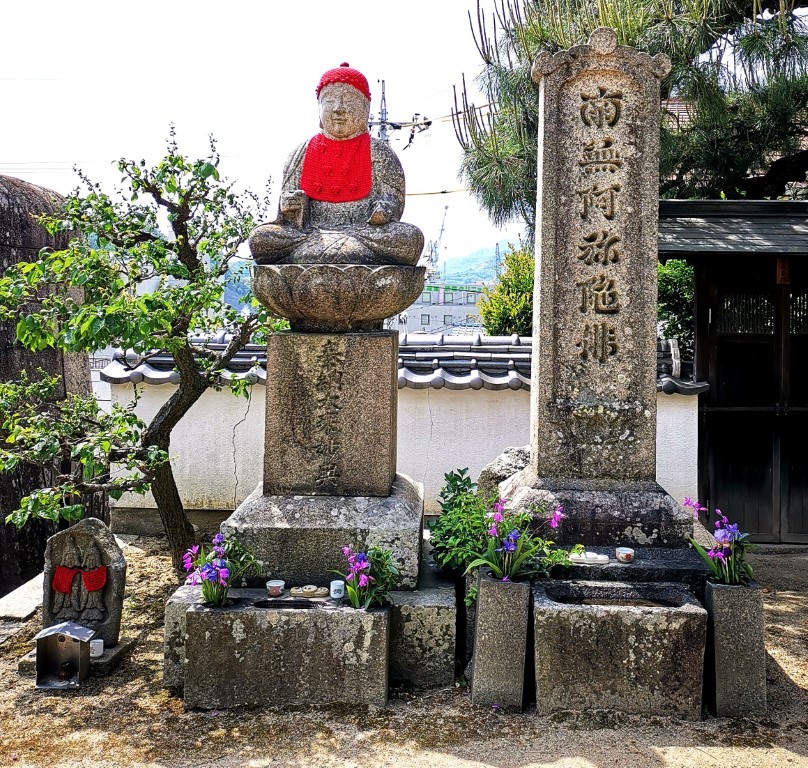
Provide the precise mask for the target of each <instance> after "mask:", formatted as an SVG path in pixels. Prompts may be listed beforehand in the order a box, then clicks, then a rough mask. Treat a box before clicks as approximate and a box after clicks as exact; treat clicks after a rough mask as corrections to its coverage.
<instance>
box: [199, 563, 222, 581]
mask: <svg viewBox="0 0 808 768" xmlns="http://www.w3.org/2000/svg"><path fill="white" fill-rule="evenodd" d="M199 576H200V578H201V579H202V581H218V578H219V574H218V571H217V568H216V567H215V566H214V565H213V564H212V563H205V564H204V565H203V566H202V567H201V568H200V569H199Z"/></svg>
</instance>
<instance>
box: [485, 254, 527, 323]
mask: <svg viewBox="0 0 808 768" xmlns="http://www.w3.org/2000/svg"><path fill="white" fill-rule="evenodd" d="M534 269H535V267H534V263H533V256H532V255H531V253H530V252H529V251H527V250H526V249H525V248H524V247H520V248H519V249H515V248H512V249H511V250H510V251H508V252H506V254H505V258H504V264H503V269H502V274H501V275H500V276H499V279H498V280H497V283H496V285H495V286H494V287H493V288H491V289H488V288H486V290H485V294H484V296H483V299H482V301H481V303H480V318H481V319H482V321H483V326H484V327H485V332H486V333H487V334H488V335H490V336H509V335H510V334H512V333H518V334H519V335H520V336H530V335H531V334H532V333H533V271H534Z"/></svg>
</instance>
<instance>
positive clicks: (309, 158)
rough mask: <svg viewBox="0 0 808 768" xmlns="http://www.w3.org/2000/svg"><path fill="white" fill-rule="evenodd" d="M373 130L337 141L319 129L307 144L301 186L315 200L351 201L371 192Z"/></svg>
mask: <svg viewBox="0 0 808 768" xmlns="http://www.w3.org/2000/svg"><path fill="white" fill-rule="evenodd" d="M372 181H373V180H372V175H371V165H370V134H369V133H360V134H359V136H354V138H352V139H346V140H345V141H336V140H335V139H329V138H327V137H325V136H323V134H322V133H318V134H317V135H316V136H315V137H314V138H313V139H311V141H309V143H308V146H307V147H306V154H305V156H304V157H303V170H302V171H301V172H300V188H301V189H302V190H303V191H304V192H305V193H306V195H307V196H308V197H310V198H311V199H312V200H321V201H322V202H325V203H349V202H352V201H353V200H361V199H362V198H363V197H367V196H368V195H369V194H370V187H371V184H372Z"/></svg>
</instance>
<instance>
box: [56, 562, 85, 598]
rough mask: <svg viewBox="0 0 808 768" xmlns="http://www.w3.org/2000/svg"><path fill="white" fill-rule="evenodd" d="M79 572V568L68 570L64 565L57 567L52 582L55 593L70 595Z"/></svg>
mask: <svg viewBox="0 0 808 768" xmlns="http://www.w3.org/2000/svg"><path fill="white" fill-rule="evenodd" d="M78 572H79V569H78V568H68V567H67V566H64V565H57V566H56V570H55V571H54V572H53V579H52V581H51V586H52V587H53V590H54V592H61V593H62V594H63V595H68V594H70V589H71V588H72V586H73V577H74V576H75V575H76V574H77V573H78Z"/></svg>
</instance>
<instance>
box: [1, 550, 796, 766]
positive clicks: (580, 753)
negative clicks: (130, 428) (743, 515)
mask: <svg viewBox="0 0 808 768" xmlns="http://www.w3.org/2000/svg"><path fill="white" fill-rule="evenodd" d="M126 557H127V560H128V562H129V579H128V587H127V597H126V602H125V612H124V621H123V626H124V634H126V635H130V636H136V637H137V638H138V641H139V642H138V646H137V648H136V649H135V651H134V653H133V655H132V656H131V657H130V659H129V660H127V661H126V662H124V664H123V665H122V666H121V667H120V668H119V669H118V670H117V671H116V672H115V673H113V674H112V675H111V676H109V677H106V678H98V679H90V680H89V681H88V682H87V683H86V684H85V686H84V687H83V688H82V689H81V690H80V691H76V692H72V693H63V694H49V693H44V692H39V691H35V690H34V687H33V682H32V680H31V679H24V678H19V677H18V676H17V674H16V663H17V659H18V658H19V657H20V656H21V655H22V654H23V653H24V652H26V651H27V650H29V648H30V638H31V637H32V636H33V635H34V634H35V633H36V631H37V630H38V629H39V626H40V621H41V619H40V617H39V616H35V617H34V618H33V619H32V620H31V621H30V622H28V623H27V624H26V625H25V626H24V627H23V628H22V630H21V631H20V632H19V633H18V635H16V636H15V637H14V638H11V639H9V640H8V641H6V642H5V643H4V644H3V645H2V646H0V676H2V679H5V680H6V681H7V684H6V686H5V687H4V689H3V690H2V692H0V766H37V768H39V767H41V768H45V766H71V767H76V768H78V766H149V767H150V768H151V767H154V768H156V767H157V766H160V767H163V766H178V767H179V766H181V767H182V768H195V767H196V766H221V767H222V768H230V767H235V766H251V767H254V768H260V767H261V766H294V767H300V768H303V767H304V766H324V767H328V766H335V767H336V766H340V767H341V768H353V767H356V768H360V767H361V768H369V767H370V766H395V767H396V768H410V766H413V767H414V766H418V767H419V768H420V767H421V766H434V767H435V768H444V767H447V768H448V767H449V766H452V767H455V768H602V767H605V766H616V765H619V766H637V768H640V767H641V768H662V767H663V766H664V767H665V768H698V767H700V766H705V767H706V766H722V767H723V768H746V767H747V766H748V767H749V768H752V766H765V767H766V768H779V767H780V766H784V767H785V766H807V767H808V639H807V635H808V552H803V553H799V552H796V553H793V552H792V553H790V554H768V553H767V554H759V555H755V556H754V565H755V567H756V572H757V575H758V578H759V580H760V582H761V583H762V584H763V585H764V588H765V590H766V592H765V604H766V619H767V648H768V651H769V658H768V666H767V674H768V684H769V690H768V692H769V702H770V712H769V715H768V716H767V717H766V718H763V719H758V720H721V719H715V718H711V719H707V720H704V721H702V722H699V723H685V722H680V721H676V720H671V719H668V718H656V717H650V718H649V717H629V716H623V715H618V714H614V713H606V712H598V713H589V714H586V715H575V714H570V713H563V714H561V715H558V716H555V717H549V718H537V717H536V715H535V713H532V712H530V711H528V712H525V713H522V714H506V713H502V712H498V711H494V710H480V709H473V708H472V707H471V705H470V703H469V699H468V695H467V693H466V691H465V690H464V689H462V688H451V689H447V690H442V691H438V692H432V693H429V694H425V693H412V692H407V691H394V692H393V694H392V697H391V702H390V706H389V707H388V708H387V709H385V710H368V709H366V708H364V707H359V706H357V707H350V706H340V707H312V708H300V709H297V710H290V709H285V710H272V709H261V710H242V709H237V710H230V711H227V712H218V713H217V712H186V711H185V710H184V709H183V706H182V700H181V699H180V698H178V697H176V696H175V695H172V694H170V693H168V692H167V691H165V690H163V689H162V688H161V687H160V682H161V669H162V618H163V605H164V602H165V599H166V597H167V596H168V595H169V594H170V593H171V591H172V590H173V588H174V586H175V583H176V581H175V577H174V576H173V574H172V573H171V569H170V565H169V560H168V558H167V556H166V554H165V551H164V548H163V544H162V542H161V541H160V540H159V539H145V538H143V539H138V540H137V541H136V542H134V544H132V545H130V546H128V547H127V548H126Z"/></svg>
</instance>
